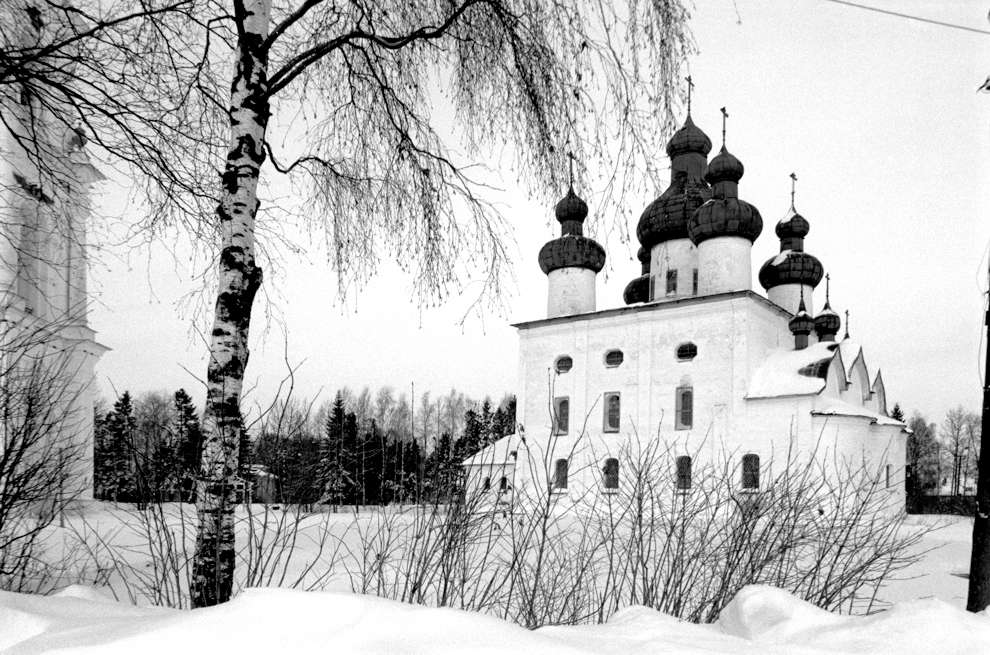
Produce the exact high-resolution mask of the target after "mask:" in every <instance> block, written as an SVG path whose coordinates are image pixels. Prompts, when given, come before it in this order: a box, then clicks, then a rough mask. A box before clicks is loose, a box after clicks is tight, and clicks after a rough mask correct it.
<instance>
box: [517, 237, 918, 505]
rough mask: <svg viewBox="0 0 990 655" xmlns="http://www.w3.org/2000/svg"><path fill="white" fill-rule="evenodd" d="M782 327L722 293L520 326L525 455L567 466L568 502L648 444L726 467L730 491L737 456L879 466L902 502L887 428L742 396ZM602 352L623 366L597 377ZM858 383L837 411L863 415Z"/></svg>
mask: <svg viewBox="0 0 990 655" xmlns="http://www.w3.org/2000/svg"><path fill="white" fill-rule="evenodd" d="M747 243H748V242H747ZM789 318H790V317H789V315H788V314H787V313H786V312H784V311H783V310H781V309H778V308H776V307H774V306H771V305H769V304H768V303H766V302H763V301H762V300H759V299H757V298H755V297H754V296H753V295H750V294H732V295H730V296H721V297H716V298H691V299H686V300H682V301H680V302H663V303H653V304H648V305H644V306H639V307H636V308H629V309H626V310H614V311H607V312H599V313H596V314H593V315H589V316H587V317H577V318H574V319H571V320H560V321H549V322H537V323H535V324H530V325H524V326H522V327H521V329H520V332H519V334H520V368H519V389H518V407H519V414H518V421H519V423H520V424H521V425H522V426H524V428H523V429H524V432H525V434H526V443H527V445H528V447H529V449H530V453H531V455H532V457H533V458H534V460H535V461H538V462H545V463H546V468H547V469H548V470H550V471H551V472H552V468H553V460H555V459H556V458H558V457H563V458H570V460H571V462H570V476H569V478H570V479H569V485H568V489H567V491H566V495H567V496H569V497H571V498H572V499H574V500H578V499H580V498H582V497H583V496H584V495H585V494H587V493H589V492H594V493H600V492H602V491H603V489H602V467H603V465H604V461H605V459H606V458H607V457H618V458H619V459H620V461H621V460H622V459H623V458H622V452H623V450H624V449H628V448H630V447H631V445H635V444H640V445H642V444H643V443H647V442H649V441H652V440H655V439H660V440H661V441H662V443H663V445H664V448H665V449H669V450H670V455H671V457H673V456H674V455H676V454H689V455H691V456H692V457H695V458H696V462H697V463H698V465H704V464H706V463H707V464H713V463H717V464H726V463H727V464H728V466H729V467H730V471H731V474H732V475H733V477H734V478H735V479H737V480H738V481H739V483H741V458H742V455H743V454H745V453H755V454H757V455H759V456H760V460H761V465H763V466H764V467H766V466H770V465H771V464H776V465H777V466H778V467H779V466H782V465H783V463H784V462H786V461H787V459H788V457H789V456H793V455H794V453H795V452H797V453H807V454H811V453H817V454H819V455H821V456H822V457H823V458H827V457H833V456H835V455H838V456H839V458H840V459H841V458H851V459H856V458H858V460H857V461H860V462H862V461H864V460H863V458H864V457H869V458H873V459H872V460H871V461H872V462H873V464H874V465H876V466H880V465H881V464H882V463H885V462H887V461H888V460H889V462H890V463H891V464H892V465H894V466H895V468H896V471H897V472H896V473H895V475H894V477H895V479H897V480H899V482H898V484H900V490H901V491H899V492H897V493H901V494H903V470H902V468H903V457H902V455H903V445H904V438H903V435H902V434H900V431H899V428H891V427H889V426H877V425H874V424H873V422H872V421H871V420H870V419H869V418H868V417H865V416H864V417H851V418H850V417H838V416H836V417H828V418H823V417H816V416H815V415H813V412H814V411H815V410H816V407H817V406H818V405H819V404H820V403H821V402H824V400H826V398H825V396H784V397H777V398H767V399H759V400H754V399H747V398H746V394H747V389H748V387H749V382H750V379H751V377H752V375H753V372H754V371H755V370H756V369H757V367H759V366H760V365H761V364H762V363H763V362H764V361H765V359H766V357H767V354H768V353H769V352H770V351H772V350H776V349H779V348H793V336H792V335H791V334H790V332H789V330H788V329H787V321H788V319H789ZM686 342H692V343H694V344H695V345H696V346H697V348H698V354H697V357H695V358H694V359H693V360H691V361H678V359H677V357H676V349H677V346H678V345H680V344H682V343H686ZM613 349H618V350H621V351H622V352H623V354H624V360H623V362H622V364H621V365H619V366H616V367H609V366H607V365H606V364H605V354H606V352H608V351H609V350H613ZM563 355H567V356H569V357H570V358H571V359H572V360H573V367H572V368H571V369H570V370H569V371H567V372H565V373H555V372H554V364H555V362H556V360H557V359H558V358H559V357H561V356H563ZM846 365H847V366H848V365H849V364H848V363H847V364H846ZM858 382H859V380H856V381H854V383H853V384H852V385H851V386H850V387H849V388H848V389H845V390H842V391H841V396H842V399H849V402H853V400H852V399H854V398H859V400H858V401H855V402H856V404H857V405H863V403H864V400H863V396H862V387H861V386H860V385H859V384H858ZM837 384H838V383H837V382H833V383H832V387H833V390H832V391H831V392H830V393H831V394H832V395H831V396H830V398H832V400H833V401H838V400H840V398H838V396H840V390H839V389H838V387H836V385H837ZM681 386H690V387H691V388H692V389H693V392H694V420H693V425H692V427H691V429H686V430H679V429H676V426H675V417H674V414H675V408H676V400H675V395H676V391H677V389H678V387H681ZM840 386H841V385H840ZM610 392H617V393H619V394H620V398H621V410H622V411H621V424H620V430H619V432H617V433H613V432H607V431H605V429H604V427H605V426H604V418H605V412H604V394H606V393H610ZM823 393H824V392H823ZM565 396H566V397H567V398H568V399H569V403H570V411H569V429H568V432H567V434H565V435H553V434H551V424H552V411H551V409H550V408H551V402H552V399H553V398H555V397H565ZM866 402H868V403H871V404H872V401H870V400H869V399H867V401H866ZM826 428H827V430H826ZM829 430H831V431H833V432H829ZM881 442H882V444H883V445H882V446H881ZM823 445H824V446H825V447H824V448H823V447H822V446H823ZM898 449H900V450H898ZM703 460H705V461H703ZM620 476H621V471H620ZM898 476H899V477H898ZM517 477H518V472H517ZM544 477H545V474H544ZM542 483H543V484H545V483H546V481H545V480H543V481H542ZM892 493H894V492H892ZM901 506H903V505H901Z"/></svg>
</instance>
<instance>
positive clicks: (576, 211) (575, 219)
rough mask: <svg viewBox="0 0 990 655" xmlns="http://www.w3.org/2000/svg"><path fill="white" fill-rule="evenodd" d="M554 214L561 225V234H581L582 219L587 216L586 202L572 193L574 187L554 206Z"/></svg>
mask: <svg viewBox="0 0 990 655" xmlns="http://www.w3.org/2000/svg"><path fill="white" fill-rule="evenodd" d="M553 212H554V214H555V215H556V216H557V220H558V221H559V222H560V225H561V233H562V234H581V233H582V231H583V230H582V224H583V223H584V219H586V218H588V203H586V202H585V201H584V200H582V199H581V198H579V197H578V195H577V194H576V193H574V187H571V188H570V189H568V190H567V195H566V196H564V197H563V198H561V199H560V202H558V203H557V206H556V207H554V210H553Z"/></svg>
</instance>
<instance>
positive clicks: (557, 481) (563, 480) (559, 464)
mask: <svg viewBox="0 0 990 655" xmlns="http://www.w3.org/2000/svg"><path fill="white" fill-rule="evenodd" d="M553 488H554V489H566V488H567V460H566V459H558V460H557V461H556V462H554V465H553Z"/></svg>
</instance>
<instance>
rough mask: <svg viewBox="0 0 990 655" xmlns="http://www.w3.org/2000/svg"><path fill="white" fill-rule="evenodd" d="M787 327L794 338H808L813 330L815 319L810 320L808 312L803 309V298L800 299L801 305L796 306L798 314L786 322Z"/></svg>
mask: <svg viewBox="0 0 990 655" xmlns="http://www.w3.org/2000/svg"><path fill="white" fill-rule="evenodd" d="M787 327H788V328H790V330H791V334H793V335H794V336H799V335H803V336H808V335H809V334H811V331H812V330H814V329H815V319H813V318H811V316H810V315H809V314H808V310H807V309H805V307H804V298H802V299H801V304H800V305H798V313H797V314H795V315H794V318H792V319H791V320H789V321H788V322H787Z"/></svg>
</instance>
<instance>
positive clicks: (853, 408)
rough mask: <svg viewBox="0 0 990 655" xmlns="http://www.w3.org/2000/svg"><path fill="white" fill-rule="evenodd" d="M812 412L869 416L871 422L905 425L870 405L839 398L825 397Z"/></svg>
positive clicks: (819, 414) (827, 414)
mask: <svg viewBox="0 0 990 655" xmlns="http://www.w3.org/2000/svg"><path fill="white" fill-rule="evenodd" d="M811 413H812V414H814V415H817V416H850V417H859V418H868V419H870V422H871V423H877V424H879V425H896V426H899V427H904V423H902V422H901V421H898V420H897V419H893V418H890V417H889V416H884V415H883V414H878V413H877V412H875V411H873V410H872V409H870V408H869V407H864V406H863V405H853V404H852V403H847V402H846V401H844V400H839V399H838V398H827V399H824V400H823V401H822V402H820V403H817V404H816V405H815V408H814V409H813V410H811Z"/></svg>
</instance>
